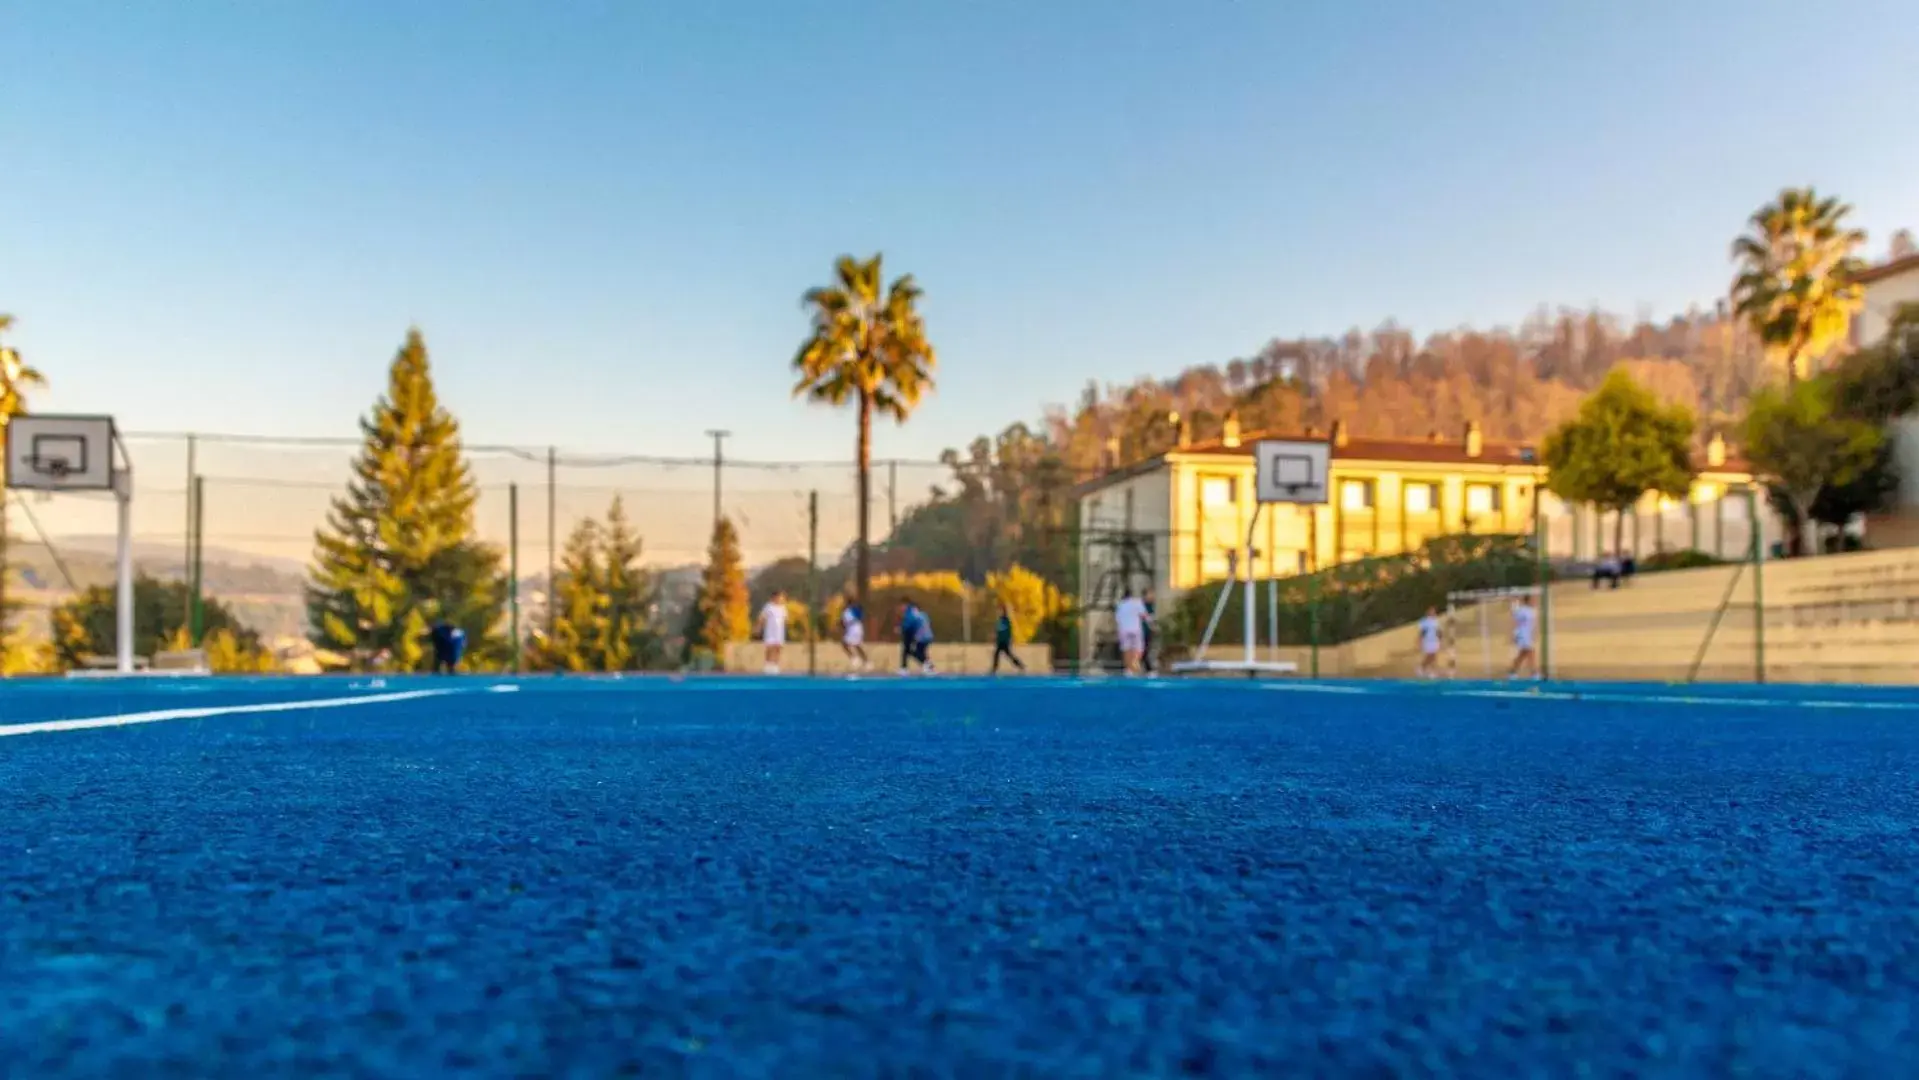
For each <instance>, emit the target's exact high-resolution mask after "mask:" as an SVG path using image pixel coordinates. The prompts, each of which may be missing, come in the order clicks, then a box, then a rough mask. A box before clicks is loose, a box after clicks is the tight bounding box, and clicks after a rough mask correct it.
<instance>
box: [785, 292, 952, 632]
mask: <svg viewBox="0 0 1919 1080" xmlns="http://www.w3.org/2000/svg"><path fill="white" fill-rule="evenodd" d="M834 279H835V280H834V284H832V285H828V286H822V287H820V288H815V289H809V290H807V293H806V296H805V298H804V301H803V303H804V304H805V306H806V309H807V311H808V312H809V313H810V315H811V318H812V322H813V329H812V333H811V334H809V335H808V337H807V339H806V342H805V343H804V344H802V345H801V346H800V351H799V353H798V354H797V355H796V356H794V358H793V368H794V370H795V371H796V372H798V374H799V379H798V381H797V382H796V383H795V384H794V387H793V393H794V395H795V396H805V397H807V398H810V399H812V400H814V401H818V402H823V403H825V404H828V405H833V406H845V405H847V404H849V403H850V404H852V405H853V406H854V409H855V411H856V413H857V416H858V422H859V437H858V440H857V442H856V444H855V462H856V468H857V470H858V489H859V500H858V501H859V511H858V513H859V532H858V539H857V540H856V541H855V555H854V565H855V569H854V583H855V584H854V588H855V590H856V594H857V595H858V597H859V600H860V606H861V607H862V608H865V607H866V601H867V598H868V594H869V592H870V588H871V582H872V561H871V543H870V532H869V529H870V521H869V518H870V516H871V514H870V508H871V506H872V499H871V497H870V492H871V488H872V472H873V417H874V416H875V415H876V414H877V415H880V416H888V417H891V418H892V419H893V420H894V422H896V423H904V422H905V421H906V418H907V417H908V416H911V415H912V412H913V409H914V408H915V407H916V406H917V405H918V404H919V401H920V398H921V397H922V396H923V395H924V394H925V393H926V392H927V391H928V390H930V389H932V386H933V367H934V364H935V358H934V353H933V346H932V343H931V342H930V341H928V340H927V337H926V324H925V322H924V320H923V319H922V318H921V317H920V312H919V300H920V295H921V293H920V288H919V286H918V285H917V284H915V283H914V281H913V276H912V275H911V274H907V275H904V276H902V277H899V278H896V279H895V280H894V281H893V283H892V284H891V285H890V286H889V285H887V284H886V281H885V276H884V274H883V273H882V272H881V268H880V256H878V255H874V256H873V257H872V258H871V259H868V260H866V261H864V262H862V261H860V260H858V259H855V258H853V257H852V256H850V255H848V256H841V257H840V260H839V262H838V263H836V264H835V266H834ZM867 610H871V609H870V608H869V609H867Z"/></svg>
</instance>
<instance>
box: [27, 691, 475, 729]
mask: <svg viewBox="0 0 1919 1080" xmlns="http://www.w3.org/2000/svg"><path fill="white" fill-rule="evenodd" d="M459 692H460V691H458V690H453V689H446V690H402V691H398V692H395V693H391V694H366V695H363V696H360V697H332V698H309V699H307V700H305V701H269V702H262V703H260V704H255V705H209V706H205V707H202V708H198V709H157V710H155V711H153V712H137V713H121V714H119V715H117V716H90V717H85V718H83V719H79V720H40V721H36V722H34V723H31V724H12V725H8V726H0V736H5V735H36V734H39V733H41V732H45V731H86V730H88V729H89V728H108V727H128V726H131V725H133V724H158V723H161V722H163V721H166V720H203V719H206V718H208V717H213V716H246V715H249V714H253V713H277V712H298V711H299V710H301V709H344V708H348V707H350V706H354V705H384V704H388V703H391V702H395V701H419V700H420V699H422V698H433V697H445V696H446V695H448V694H457V693H459Z"/></svg>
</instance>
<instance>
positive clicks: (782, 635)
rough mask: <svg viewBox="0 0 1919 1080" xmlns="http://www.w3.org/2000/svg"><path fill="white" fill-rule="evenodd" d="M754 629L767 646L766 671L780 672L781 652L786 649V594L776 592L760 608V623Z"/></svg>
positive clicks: (770, 673)
mask: <svg viewBox="0 0 1919 1080" xmlns="http://www.w3.org/2000/svg"><path fill="white" fill-rule="evenodd" d="M754 629H755V630H756V631H757V632H758V633H759V635H760V642H761V644H763V645H765V646H766V673H767V674H768V675H778V674H779V673H780V654H781V653H782V652H784V651H785V650H786V594H785V593H784V592H776V593H774V594H773V598H772V599H771V600H768V601H767V602H766V606H765V607H763V608H761V609H760V621H759V625H758V626H756V627H754Z"/></svg>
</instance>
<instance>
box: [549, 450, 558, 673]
mask: <svg viewBox="0 0 1919 1080" xmlns="http://www.w3.org/2000/svg"><path fill="white" fill-rule="evenodd" d="M559 472H560V452H559V451H558V450H556V449H554V448H553V447H551V446H549V447H547V448H546V639H547V640H548V641H552V640H553V632H554V629H555V623H554V620H555V619H556V618H558V617H559V605H558V604H555V603H554V602H553V587H554V584H555V583H556V582H557V581H559V567H558V566H557V565H556V562H555V560H556V558H557V552H558V551H559V547H560V544H559V537H558V535H557V533H558V531H559V520H560V511H559V496H558V494H557V492H556V483H557V480H558V477H559Z"/></svg>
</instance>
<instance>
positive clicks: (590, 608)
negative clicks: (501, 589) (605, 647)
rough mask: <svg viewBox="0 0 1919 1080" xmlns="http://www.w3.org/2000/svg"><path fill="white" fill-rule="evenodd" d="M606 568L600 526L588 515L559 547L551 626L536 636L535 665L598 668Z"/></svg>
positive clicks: (590, 669)
mask: <svg viewBox="0 0 1919 1080" xmlns="http://www.w3.org/2000/svg"><path fill="white" fill-rule="evenodd" d="M604 576H605V575H604V571H603V569H602V567H601V564H600V526H599V523H598V522H596V521H594V520H592V519H591V518H588V519H586V520H584V521H581V522H580V523H579V524H578V525H575V526H574V527H573V532H572V533H571V534H570V535H568V536H567V539H566V547H565V548H564V549H563V550H562V551H561V553H560V572H559V574H558V576H557V577H556V578H555V579H554V582H553V594H552V596H551V598H550V599H549V601H548V602H549V603H551V604H552V605H553V628H552V631H551V632H550V633H548V634H547V635H546V636H544V637H543V638H540V639H538V640H537V642H536V644H535V647H534V649H533V660H534V663H535V664H536V665H538V666H539V667H540V668H542V669H544V670H547V671H598V670H601V666H600V657H599V655H598V653H599V649H600V642H601V640H602V638H603V636H604V635H605V632H606V631H605V627H606V621H607V619H606V609H607V602H606V593H605V591H604V586H603V578H604Z"/></svg>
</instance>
